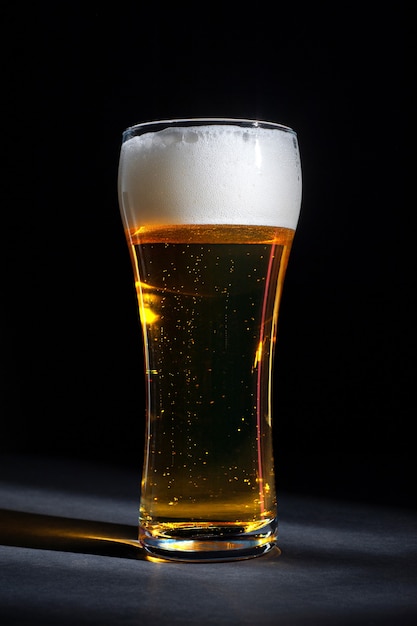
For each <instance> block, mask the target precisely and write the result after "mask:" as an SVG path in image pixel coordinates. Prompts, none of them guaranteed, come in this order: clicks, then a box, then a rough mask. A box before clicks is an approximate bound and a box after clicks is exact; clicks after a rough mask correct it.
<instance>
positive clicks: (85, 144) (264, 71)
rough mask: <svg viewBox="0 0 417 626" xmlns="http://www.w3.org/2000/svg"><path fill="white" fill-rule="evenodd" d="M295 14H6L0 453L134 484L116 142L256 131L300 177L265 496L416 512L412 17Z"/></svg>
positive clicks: (131, 364)
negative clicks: (277, 142) (102, 472)
mask: <svg viewBox="0 0 417 626" xmlns="http://www.w3.org/2000/svg"><path fill="white" fill-rule="evenodd" d="M286 4H287V3H278V4H277V3H275V4H268V3H257V4H256V5H248V6H247V7H246V8H244V7H243V5H233V4H219V5H218V6H217V5H215V4H210V5H207V6H206V7H199V8H197V6H196V5H194V4H193V5H191V4H190V5H189V6H188V5H181V6H178V7H175V6H172V5H167V6H165V7H164V8H162V7H160V6H159V5H158V6H155V8H150V7H148V8H144V6H143V4H142V3H137V2H135V3H133V2H132V3H123V2H122V3H117V4H116V5H115V3H112V4H106V3H98V2H93V3H84V4H82V5H81V4H80V5H77V3H68V4H67V3H32V4H30V5H29V7H20V5H13V9H11V8H10V7H8V3H5V5H4V6H3V8H2V12H3V24H4V31H5V43H6V46H5V51H4V54H3V67H4V70H3V78H2V81H3V84H4V85H5V86H6V89H5V90H4V92H3V97H2V98H3V104H4V105H5V107H6V109H5V111H6V112H5V113H4V114H3V121H4V122H5V124H4V130H3V139H4V140H5V141H4V143H3V147H4V151H3V155H4V157H3V158H4V160H5V171H6V176H5V180H4V185H3V186H2V194H3V209H2V216H3V217H2V242H3V246H2V247H3V249H4V250H5V253H6V256H5V261H4V262H3V263H2V269H3V271H4V278H3V281H2V285H3V289H2V291H3V294H2V295H3V298H2V313H3V319H4V321H3V322H2V344H3V349H2V354H3V357H2V361H3V363H4V366H5V367H4V371H5V374H4V375H3V383H4V388H3V392H2V397H3V402H2V407H1V411H2V420H1V423H2V427H1V428H2V434H1V440H0V449H1V451H2V452H4V453H18V454H36V455H58V456H69V457H77V458H85V459H88V458H93V459H95V460H99V461H103V462H108V463H114V464H128V465H130V466H135V467H138V470H139V469H140V467H141V458H142V449H143V427H144V422H143V410H142V393H143V386H142V355H141V343H140V334H139V325H138V321H137V317H136V303H135V296H134V292H133V286H132V276H131V269H130V261H129V258H128V253H127V248H126V244H125V241H124V236H123V232H122V226H121V221H120V217H119V212H118V203H117V167H118V154H119V149H120V142H121V133H122V131H123V129H124V128H126V127H127V126H129V125H131V124H134V123H137V122H141V121H148V120H153V119H166V118H175V117H199V116H200V117H201V116H213V117H216V116H226V117H245V118H258V119H266V120H271V121H277V122H281V123H284V124H287V125H289V126H291V127H292V128H294V129H295V130H296V131H297V133H298V136H299V142H300V149H301V156H302V166H303V177H304V192H303V193H304V198H303V207H302V214H301V219H300V223H299V228H298V231H297V235H296V240H295V244H294V247H293V252H292V258H291V260H290V266H289V269H288V273H287V279H286V283H285V289H284V296H283V301H282V307H281V314H280V324H279V338H278V346H277V359H276V368H275V386H276V389H275V415H274V420H275V436H276V462H277V467H278V488H279V489H282V490H293V491H298V492H303V493H312V494H323V495H332V496H334V497H349V498H354V499H359V500H370V501H375V502H381V503H395V504H401V505H407V506H408V505H413V504H414V499H413V498H414V495H413V490H412V481H411V478H410V471H411V468H412V466H413V461H414V441H413V440H414V435H413V433H412V425H413V402H414V400H413V394H414V392H413V385H414V381H415V363H414V355H415V348H416V342H415V339H416V333H415V318H414V309H413V305H414V300H415V285H414V280H413V279H414V268H415V261H414V253H413V247H412V245H413V242H412V228H413V223H414V222H413V217H412V213H413V203H411V202H410V201H409V200H408V195H407V193H408V192H407V180H408V172H409V168H408V163H409V156H408V154H407V152H408V147H409V144H410V139H409V138H410V122H411V115H410V112H411V110H412V102H411V94H412V88H411V87H412V85H411V84H410V75H411V74H410V68H411V67H412V63H411V61H410V58H411V55H412V52H413V50H412V45H411V41H412V38H411V27H410V24H411V15H409V14H408V12H407V11H406V10H405V8H404V7H405V3H401V2H397V3H395V6H390V7H389V8H383V7H382V5H380V4H379V3H378V4H376V3H375V5H374V6H372V5H373V3H370V4H369V5H367V6H368V8H366V6H364V5H366V3H362V6H360V7H355V6H354V5H352V4H351V3H349V4H347V3H346V4H345V3H342V4H340V3H332V4H329V5H326V4H325V3H309V4H308V5H307V6H298V5H297V3H291V4H292V8H287V7H286V6H285V5H286ZM225 7H228V9H227V8H226V9H225ZM309 7H311V8H309ZM313 7H314V8H313ZM414 404H415V402H414Z"/></svg>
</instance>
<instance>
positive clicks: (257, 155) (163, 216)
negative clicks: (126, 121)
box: [119, 125, 301, 229]
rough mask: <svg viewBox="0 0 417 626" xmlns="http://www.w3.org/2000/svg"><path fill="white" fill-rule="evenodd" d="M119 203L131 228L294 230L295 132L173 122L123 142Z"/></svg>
mask: <svg viewBox="0 0 417 626" xmlns="http://www.w3.org/2000/svg"><path fill="white" fill-rule="evenodd" d="M119 190H120V203H121V206H122V208H123V211H124V213H125V218H126V221H127V222H128V223H129V225H130V227H131V228H132V227H137V228H139V227H140V226H141V225H143V224H147V225H151V224H155V225H157V224H242V225H251V224H256V225H261V226H281V227H285V228H293V229H295V227H296V225H297V221H298V216H299V211H300V203H301V168H300V163H299V153H298V145H297V139H296V135H295V133H293V132H292V131H290V130H285V129H282V130H273V129H270V128H262V127H247V128H246V127H239V126H233V125H213V126H209V125H208V126H191V127H173V128H169V129H165V130H162V131H158V132H148V133H145V134H143V135H139V136H135V137H132V138H131V139H128V140H127V141H125V142H124V144H123V146H122V150H121V160H120V175H119Z"/></svg>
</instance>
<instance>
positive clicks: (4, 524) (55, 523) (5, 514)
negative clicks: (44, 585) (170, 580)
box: [0, 509, 145, 560]
mask: <svg viewBox="0 0 417 626" xmlns="http://www.w3.org/2000/svg"><path fill="white" fill-rule="evenodd" d="M0 544H2V545H5V546H17V547H22V548H35V549H39V550H56V551H59V552H79V553H82V554H96V555H100V556H110V557H117V558H124V559H136V560H138V559H139V560H145V554H144V551H143V549H142V548H141V546H140V544H139V542H138V540H137V527H136V526H127V525H123V524H112V523H108V522H93V521H89V520H80V519H72V518H65V517H55V516H52V515H39V514H37V513H24V512H20V511H10V510H7V509H0Z"/></svg>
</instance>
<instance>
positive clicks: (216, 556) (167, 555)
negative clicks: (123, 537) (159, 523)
mask: <svg viewBox="0 0 417 626" xmlns="http://www.w3.org/2000/svg"><path fill="white" fill-rule="evenodd" d="M276 540H277V523H276V520H272V521H270V522H269V523H268V524H266V525H265V526H263V527H262V528H260V529H258V530H256V531H255V532H249V533H247V532H245V531H244V528H242V526H239V525H236V524H227V525H222V524H218V523H217V524H214V523H212V524H208V523H205V524H202V525H198V526H197V525H195V524H182V525H181V527H180V528H178V527H177V528H175V529H171V530H169V528H167V527H165V529H164V532H163V533H162V532H158V533H157V534H156V533H154V534H151V533H150V532H149V529H148V528H144V527H140V528H139V541H140V543H141V545H142V547H143V548H144V549H145V552H146V556H147V557H148V558H149V559H150V560H163V561H182V562H188V563H189V562H198V563H214V562H219V561H239V560H242V559H252V558H255V557H258V556H262V555H264V554H267V553H268V552H271V550H273V549H275V552H276V554H280V550H279V549H278V548H277V546H276Z"/></svg>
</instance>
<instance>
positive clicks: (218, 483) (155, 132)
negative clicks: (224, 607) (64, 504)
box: [119, 118, 301, 562]
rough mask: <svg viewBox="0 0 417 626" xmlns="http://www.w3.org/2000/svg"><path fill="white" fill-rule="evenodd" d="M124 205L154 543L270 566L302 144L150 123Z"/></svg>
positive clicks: (144, 523) (213, 125) (141, 128)
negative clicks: (276, 434) (282, 355)
mask: <svg viewBox="0 0 417 626" xmlns="http://www.w3.org/2000/svg"><path fill="white" fill-rule="evenodd" d="M119 202H120V210H121V215H122V219H123V223H124V227H125V232H126V237H127V242H128V246H129V249H130V253H131V259H132V266H133V272H134V280H135V284H136V289H137V296H138V304H139V312H140V320H141V324H142V331H143V345H144V363H145V377H146V441H145V451H144V464H143V473H142V487H141V498H140V519H139V541H140V543H141V545H142V546H143V548H144V549H145V551H146V554H147V556H149V557H150V558H152V557H154V558H159V559H163V560H175V561H206V562H211V561H228V560H235V559H245V558H250V557H255V556H258V555H262V554H265V553H266V552H268V551H269V550H271V549H272V548H273V547H274V546H275V545H276V540H277V512H276V491H275V480H274V460H273V440H272V366H273V357H274V343H275V337H276V329H277V317H278V307H279V301H280V294H281V290H282V284H283V280H284V275H285V270H286V267H287V262H288V256H289V253H290V248H291V243H292V240H293V236H294V232H295V228H296V225H297V220H298V215H299V211H300V203H301V169H300V159H299V151H298V145H297V136H296V133H295V132H294V131H293V130H291V129H290V128H287V127H285V126H282V125H279V124H275V123H269V122H261V121H253V120H241V119H217V118H216V119H200V118H199V119H186V120H181V119H180V120H169V121H157V122H151V123H144V124H138V125H136V126H133V127H131V128H128V129H127V130H126V131H125V132H124V134H123V142H122V147H121V155H120V167H119ZM144 404H145V402H144Z"/></svg>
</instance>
